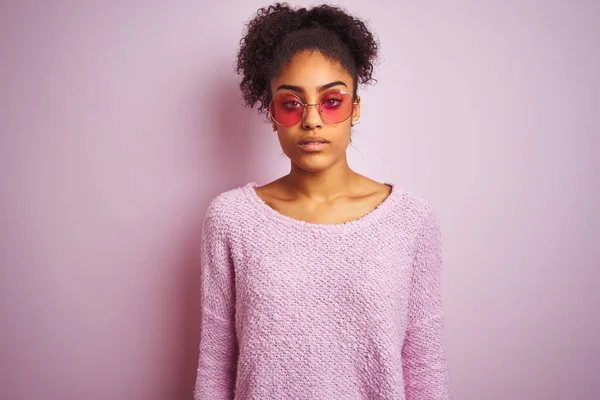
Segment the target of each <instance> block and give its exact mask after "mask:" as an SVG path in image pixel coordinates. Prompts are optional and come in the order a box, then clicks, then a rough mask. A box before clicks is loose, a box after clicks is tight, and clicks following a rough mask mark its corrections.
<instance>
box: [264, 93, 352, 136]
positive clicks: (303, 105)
mask: <svg viewBox="0 0 600 400" xmlns="http://www.w3.org/2000/svg"><path fill="white" fill-rule="evenodd" d="M334 91H337V92H340V93H341V94H344V95H346V94H347V95H348V96H350V99H352V94H350V93H348V92H346V91H345V90H342V89H331V90H328V91H326V92H325V93H323V94H322V95H321V97H319V102H318V103H316V104H307V103H304V102H303V101H302V99H301V98H300V96H298V95H297V94H295V93H287V92H282V93H278V94H276V95H275V96H273V98H272V99H271V101H270V102H269V117H270V118H271V121H273V122H275V123H276V124H277V125H281V126H285V127H286V128H291V127H292V126H294V125H296V124H298V122H300V121H302V120H303V119H304V116H305V115H306V107H309V106H318V107H317V111H318V113H319V116H320V117H321V119H322V120H323V121H327V122H328V123H330V124H341V123H342V122H344V121H346V120H347V119H348V118H350V117H351V116H352V113H353V112H354V106H357V105H358V102H357V101H352V111H350V114H349V115H348V116H347V117H346V118H344V119H343V120H341V121H338V122H332V121H330V120H328V119H327V118H325V117H324V116H323V114H322V113H321V107H320V106H321V100H322V99H323V97H324V96H325V95H326V94H328V93H331V92H334ZM280 94H287V95H291V96H294V97H296V98H297V99H298V100H299V101H298V103H300V104H301V105H302V117H300V119H299V120H298V122H296V123H295V124H294V125H284V124H281V123H279V122H277V121H276V120H275V118H273V114H272V113H271V104H273V100H275V97H277V96H278V95H280Z"/></svg>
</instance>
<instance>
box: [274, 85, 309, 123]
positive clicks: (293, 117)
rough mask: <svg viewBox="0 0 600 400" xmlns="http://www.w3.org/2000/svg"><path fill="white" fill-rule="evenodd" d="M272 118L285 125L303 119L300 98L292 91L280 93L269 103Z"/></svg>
mask: <svg viewBox="0 0 600 400" xmlns="http://www.w3.org/2000/svg"><path fill="white" fill-rule="evenodd" d="M269 112H270V113H271V118H273V119H274V120H275V122H277V123H278V124H281V125H283V126H293V125H296V124H297V123H298V122H300V120H301V119H302V113H303V107H302V101H301V100H300V98H299V97H298V96H296V95H294V94H292V93H280V94H278V95H276V96H275V97H273V100H272V101H271V104H270V105H269Z"/></svg>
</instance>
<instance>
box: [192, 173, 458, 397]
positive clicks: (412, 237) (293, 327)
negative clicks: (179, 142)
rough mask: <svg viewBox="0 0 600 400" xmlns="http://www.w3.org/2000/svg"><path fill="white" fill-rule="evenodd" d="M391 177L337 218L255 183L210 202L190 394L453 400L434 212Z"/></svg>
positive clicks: (439, 236) (206, 395)
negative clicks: (278, 198) (308, 214)
mask: <svg viewBox="0 0 600 400" xmlns="http://www.w3.org/2000/svg"><path fill="white" fill-rule="evenodd" d="M387 184H388V185H389V186H391V187H392V192H391V193H390V195H389V196H388V197H387V198H386V199H385V200H384V201H383V202H382V203H380V204H379V206H378V207H377V208H375V209H374V210H373V211H371V212H370V213H368V214H366V215H365V216H363V217H361V218H359V219H355V220H352V221H349V222H346V223H340V224H315V223H309V222H306V221H301V220H297V219H294V218H291V217H288V216H286V215H284V214H281V213H279V212H278V211H276V210H274V209H272V208H271V207H270V206H268V205H267V204H266V203H265V202H264V201H263V200H262V199H261V198H260V197H259V196H258V194H257V193H256V191H255V188H256V187H257V186H258V185H257V183H256V182H249V183H247V184H246V185H244V186H241V187H237V188H235V189H232V190H229V191H226V192H223V193H221V194H219V195H218V196H216V197H215V198H214V199H213V200H212V201H211V202H210V205H209V206H208V209H207V212H206V214H205V218H204V222H203V227H202V244H201V263H202V283H201V293H202V296H201V297H202V304H203V308H202V310H203V311H202V326H201V334H200V346H199V348H200V355H199V362H198V370H197V378H196V385H195V391H194V396H195V397H194V398H195V400H221V399H228V400H247V399H256V400H258V399H260V400H270V399H277V400H283V399H302V400H305V399H324V400H338V399H339V400H354V399H356V400H359V399H360V400H364V399H390V400H402V399H403V400H425V399H436V400H438V399H450V398H451V397H450V396H451V394H450V377H449V373H448V366H447V360H446V356H445V346H444V341H445V337H444V318H443V310H442V300H441V277H442V274H441V272H442V235H441V232H440V227H439V223H438V219H437V217H436V214H435V212H434V210H433V209H432V207H431V205H430V204H429V202H428V201H427V200H426V199H425V198H422V197H419V196H416V195H414V194H412V193H411V192H409V191H408V190H406V189H402V188H400V187H398V186H397V185H395V184H392V183H387Z"/></svg>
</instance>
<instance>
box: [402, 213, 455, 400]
mask: <svg viewBox="0 0 600 400" xmlns="http://www.w3.org/2000/svg"><path fill="white" fill-rule="evenodd" d="M441 272H442V234H441V231H440V227H439V223H438V220H437V217H436V215H435V213H434V211H433V209H432V208H431V206H428V213H427V218H426V220H425V222H424V225H423V227H422V230H421V232H420V233H419V236H418V239H417V251H416V256H415V262H414V266H413V275H412V279H411V292H410V298H409V306H408V312H409V315H408V326H407V331H406V337H405V339H404V344H403V348H402V360H403V361H402V369H403V373H404V383H405V392H406V400H448V399H450V398H451V397H450V395H451V393H450V376H449V373H448V365H447V360H446V355H445V346H444V317H443V310H442V296H441Z"/></svg>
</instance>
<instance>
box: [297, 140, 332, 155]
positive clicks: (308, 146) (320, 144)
mask: <svg viewBox="0 0 600 400" xmlns="http://www.w3.org/2000/svg"><path fill="white" fill-rule="evenodd" d="M327 145H329V142H325V141H320V140H311V141H306V140H305V141H303V142H300V143H298V146H299V147H300V148H301V149H302V150H304V151H307V152H309V153H314V152H318V151H321V150H323V149H324V148H325V147H327Z"/></svg>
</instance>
